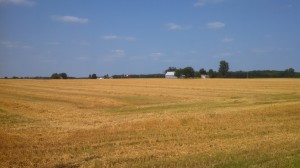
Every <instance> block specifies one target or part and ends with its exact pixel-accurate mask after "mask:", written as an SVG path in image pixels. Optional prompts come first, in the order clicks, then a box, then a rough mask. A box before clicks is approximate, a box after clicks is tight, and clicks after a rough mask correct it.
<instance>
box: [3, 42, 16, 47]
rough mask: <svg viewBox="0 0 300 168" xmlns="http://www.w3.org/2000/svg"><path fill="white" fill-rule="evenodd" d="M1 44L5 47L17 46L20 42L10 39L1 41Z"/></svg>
mask: <svg viewBox="0 0 300 168" xmlns="http://www.w3.org/2000/svg"><path fill="white" fill-rule="evenodd" d="M1 45H2V46H3V47H5V48H15V47H18V44H17V43H14V42H10V41H2V42H1Z"/></svg>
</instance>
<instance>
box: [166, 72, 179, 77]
mask: <svg viewBox="0 0 300 168" xmlns="http://www.w3.org/2000/svg"><path fill="white" fill-rule="evenodd" d="M165 77H166V78H169V79H175V78H177V77H176V76H175V72H174V71H173V72H167V73H166V75H165Z"/></svg>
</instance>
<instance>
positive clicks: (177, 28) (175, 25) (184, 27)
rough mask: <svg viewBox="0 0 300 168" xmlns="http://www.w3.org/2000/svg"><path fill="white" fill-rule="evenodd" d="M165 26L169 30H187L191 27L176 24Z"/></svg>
mask: <svg viewBox="0 0 300 168" xmlns="http://www.w3.org/2000/svg"><path fill="white" fill-rule="evenodd" d="M165 26H166V27H167V29H169V30H188V29H190V28H191V26H184V25H179V24H176V23H167V24H166V25H165Z"/></svg>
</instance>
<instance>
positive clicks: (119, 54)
mask: <svg viewBox="0 0 300 168" xmlns="http://www.w3.org/2000/svg"><path fill="white" fill-rule="evenodd" d="M111 52H112V53H113V55H114V56H115V57H123V56H124V55H125V51H124V50H122V49H116V50H112V51H111Z"/></svg>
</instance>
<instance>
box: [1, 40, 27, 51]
mask: <svg viewBox="0 0 300 168" xmlns="http://www.w3.org/2000/svg"><path fill="white" fill-rule="evenodd" d="M0 46H2V47H4V48H21V49H32V48H33V47H32V46H30V45H26V44H20V43H18V42H11V41H2V42H0Z"/></svg>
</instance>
